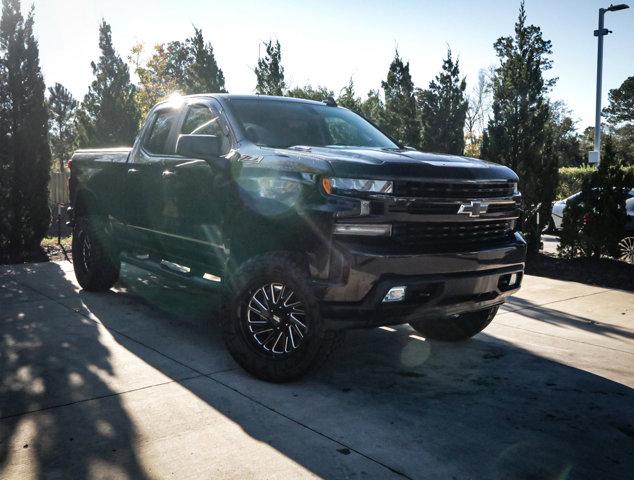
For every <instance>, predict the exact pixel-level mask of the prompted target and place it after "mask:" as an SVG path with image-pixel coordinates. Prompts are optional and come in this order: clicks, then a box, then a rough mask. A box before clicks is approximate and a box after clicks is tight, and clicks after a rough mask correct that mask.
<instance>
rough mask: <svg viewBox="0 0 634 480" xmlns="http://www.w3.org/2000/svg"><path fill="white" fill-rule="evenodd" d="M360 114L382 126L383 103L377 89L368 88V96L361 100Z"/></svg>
mask: <svg viewBox="0 0 634 480" xmlns="http://www.w3.org/2000/svg"><path fill="white" fill-rule="evenodd" d="M361 115H363V116H364V117H365V118H367V119H368V120H370V121H371V122H373V123H374V124H375V125H378V126H379V127H381V128H383V125H384V120H385V104H384V103H383V101H382V100H381V95H380V94H379V91H378V90H370V91H369V92H368V96H367V97H366V98H365V100H363V101H362V102H361Z"/></svg>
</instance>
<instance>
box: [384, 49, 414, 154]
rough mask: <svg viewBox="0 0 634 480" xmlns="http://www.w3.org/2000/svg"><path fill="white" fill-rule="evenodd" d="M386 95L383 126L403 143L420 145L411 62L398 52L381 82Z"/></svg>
mask: <svg viewBox="0 0 634 480" xmlns="http://www.w3.org/2000/svg"><path fill="white" fill-rule="evenodd" d="M381 86H382V87H383V92H384V95H385V110H384V111H383V119H382V121H381V124H382V126H383V127H384V128H385V130H386V131H387V133H388V134H390V135H391V136H392V137H393V138H394V139H396V140H397V141H398V142H400V143H401V144H403V145H407V146H410V147H418V146H419V144H420V132H419V127H418V122H417V115H416V99H415V98H414V83H413V82H412V77H411V75H410V73H409V62H407V63H404V62H403V60H402V59H401V57H400V56H399V54H398V50H397V51H396V54H395V55H394V60H392V63H391V64H390V69H389V71H388V73H387V80H386V81H383V82H381Z"/></svg>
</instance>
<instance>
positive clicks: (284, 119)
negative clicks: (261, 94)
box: [230, 99, 397, 148]
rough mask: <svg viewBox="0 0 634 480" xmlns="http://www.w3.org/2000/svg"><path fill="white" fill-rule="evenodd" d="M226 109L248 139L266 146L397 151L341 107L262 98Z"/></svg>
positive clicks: (238, 102)
mask: <svg viewBox="0 0 634 480" xmlns="http://www.w3.org/2000/svg"><path fill="white" fill-rule="evenodd" d="M230 108H231V110H232V111H233V113H234V115H235V116H236V118H237V120H238V122H239V123H240V124H241V125H242V128H243V129H244V132H245V134H246V135H247V137H248V138H249V140H251V141H252V142H254V143H256V144H258V145H262V146H266V147H277V148H287V147H291V146H293V145H306V146H313V147H338V146H356V147H376V148H397V145H396V144H394V142H392V141H391V140H390V139H389V138H387V137H386V136H385V135H383V134H382V133H381V132H380V131H379V130H377V129H376V128H375V127H374V126H372V124H370V123H368V122H367V121H366V120H365V119H363V118H362V117H360V116H359V115H356V114H354V113H352V112H351V111H349V110H346V109H343V108H336V107H329V106H326V105H319V104H311V103H304V102H293V101H284V100H264V99H231V103H230Z"/></svg>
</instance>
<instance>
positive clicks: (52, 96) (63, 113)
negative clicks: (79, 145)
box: [48, 83, 79, 172]
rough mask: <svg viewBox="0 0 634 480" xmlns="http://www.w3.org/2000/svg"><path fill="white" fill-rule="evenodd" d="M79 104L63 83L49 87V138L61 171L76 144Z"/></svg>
mask: <svg viewBox="0 0 634 480" xmlns="http://www.w3.org/2000/svg"><path fill="white" fill-rule="evenodd" d="M78 105H79V103H78V102H77V100H75V98H74V97H73V95H72V94H71V93H70V92H69V91H68V90H67V89H66V88H65V87H64V86H63V85H62V84H61V83H56V84H55V85H54V86H53V87H49V88H48V111H49V115H50V118H49V140H50V144H51V151H52V153H53V158H54V159H56V160H57V162H58V165H59V171H60V172H63V171H64V162H65V161H67V160H68V159H69V158H70V157H71V155H72V153H73V150H74V149H75V146H76V142H77V129H76V128H75V114H76V113H77V106H78Z"/></svg>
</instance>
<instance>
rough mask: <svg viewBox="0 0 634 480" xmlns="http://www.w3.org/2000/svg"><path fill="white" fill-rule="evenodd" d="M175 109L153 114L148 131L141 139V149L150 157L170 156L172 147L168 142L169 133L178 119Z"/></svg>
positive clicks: (172, 151) (172, 150)
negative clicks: (150, 155)
mask: <svg viewBox="0 0 634 480" xmlns="http://www.w3.org/2000/svg"><path fill="white" fill-rule="evenodd" d="M178 113H179V111H178V110H177V109H164V110H159V111H158V112H156V113H154V116H153V118H152V120H151V123H150V129H149V130H148V133H147V134H146V135H145V137H144V138H143V144H142V145H143V149H144V150H145V151H146V152H147V153H149V154H152V155H172V154H173V153H174V146H173V145H172V142H170V132H171V131H172V127H173V126H174V124H175V123H176V120H177V119H178Z"/></svg>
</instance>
